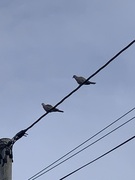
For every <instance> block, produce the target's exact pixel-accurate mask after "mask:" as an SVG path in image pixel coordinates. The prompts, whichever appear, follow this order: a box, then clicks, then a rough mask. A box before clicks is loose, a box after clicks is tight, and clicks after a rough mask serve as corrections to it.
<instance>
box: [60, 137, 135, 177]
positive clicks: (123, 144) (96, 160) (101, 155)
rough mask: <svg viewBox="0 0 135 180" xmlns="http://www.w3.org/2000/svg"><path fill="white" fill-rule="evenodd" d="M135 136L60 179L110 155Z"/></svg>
mask: <svg viewBox="0 0 135 180" xmlns="http://www.w3.org/2000/svg"><path fill="white" fill-rule="evenodd" d="M134 138H135V136H132V137H131V138H129V139H127V140H126V141H124V142H122V143H121V144H119V145H118V146H115V147H114V148H112V149H111V150H109V151H107V152H106V153H104V154H102V155H101V156H98V157H97V158H95V159H94V160H92V161H90V162H88V163H87V164H84V165H83V166H81V167H79V168H78V169H76V170H74V171H72V172H70V173H69V174H67V175H65V176H63V177H62V178H60V179H59V180H63V179H65V178H67V177H69V176H71V175H72V174H74V173H76V172H77V171H80V170H81V169H83V168H85V167H86V166H88V165H90V164H92V163H94V162H95V161H97V160H99V159H101V158H102V157H104V156H106V155H108V154H109V153H111V152H112V151H115V150H116V149H118V148H120V147H121V146H123V145H124V144H126V143H128V142H129V141H131V140H133V139H134Z"/></svg>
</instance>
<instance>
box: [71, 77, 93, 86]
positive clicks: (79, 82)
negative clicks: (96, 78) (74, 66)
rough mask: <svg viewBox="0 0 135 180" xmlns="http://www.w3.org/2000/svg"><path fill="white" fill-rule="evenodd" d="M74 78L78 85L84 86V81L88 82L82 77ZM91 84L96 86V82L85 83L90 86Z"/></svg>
mask: <svg viewBox="0 0 135 180" xmlns="http://www.w3.org/2000/svg"><path fill="white" fill-rule="evenodd" d="M73 78H74V79H75V80H76V82H77V83H78V84H82V83H84V81H86V79H85V78H84V77H82V76H76V75H74V76H73ZM89 84H96V83H95V82H91V81H87V82H85V83H84V85H89Z"/></svg>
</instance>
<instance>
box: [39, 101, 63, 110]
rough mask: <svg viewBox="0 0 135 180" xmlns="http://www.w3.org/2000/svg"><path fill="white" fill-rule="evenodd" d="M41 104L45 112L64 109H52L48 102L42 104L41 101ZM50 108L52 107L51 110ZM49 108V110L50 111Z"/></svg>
mask: <svg viewBox="0 0 135 180" xmlns="http://www.w3.org/2000/svg"><path fill="white" fill-rule="evenodd" d="M41 105H42V106H43V108H44V110H45V111H46V112H64V111H62V110H59V109H57V108H54V109H52V108H53V106H52V105H50V104H44V103H42V104H41ZM51 109H52V110H51ZM50 110H51V111H50Z"/></svg>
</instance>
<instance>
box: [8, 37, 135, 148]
mask: <svg viewBox="0 0 135 180" xmlns="http://www.w3.org/2000/svg"><path fill="white" fill-rule="evenodd" d="M134 43H135V40H133V41H131V42H130V43H129V44H128V45H127V46H126V47H124V48H123V49H122V50H121V51H119V52H118V53H117V54H116V55H115V56H113V57H112V58H111V59H110V60H109V61H108V62H107V63H105V64H104V65H103V66H102V67H100V68H99V69H98V70H97V71H96V72H95V73H93V74H92V75H91V76H89V77H88V78H87V79H86V81H84V82H83V83H82V84H81V85H79V86H78V87H77V88H75V89H74V90H73V91H71V92H70V93H69V94H68V95H67V96H65V97H64V98H63V99H62V100H61V101H59V102H58V103H57V104H56V105H55V106H54V107H53V108H51V109H50V111H48V112H46V113H45V114H43V115H42V116H40V117H39V118H38V119H37V120H36V121H35V122H34V123H32V124H31V125H30V126H28V127H27V128H26V129H23V130H21V131H19V132H18V133H17V134H16V135H15V136H14V137H13V138H12V139H11V142H9V143H8V144H7V146H8V147H11V146H13V145H14V143H15V142H16V141H17V140H19V139H20V138H22V137H23V136H26V135H27V133H26V132H27V131H28V130H29V129H31V128H32V127H33V126H34V125H35V124H37V123H38V122H39V121H40V120H41V119H42V118H43V117H45V116H46V115H47V114H48V113H49V112H51V111H52V110H53V109H54V108H56V107H57V106H58V105H59V104H61V103H62V102H63V101H65V100H66V99H67V98H68V97H69V96H71V95H72V94H73V93H75V92H76V91H77V90H78V89H79V88H80V87H81V86H83V85H84V84H85V83H86V82H87V81H88V80H89V79H90V78H92V77H93V76H95V75H96V74H97V73H99V72H100V71H101V70H102V69H104V68H105V67H106V66H107V65H109V64H110V63H111V62H112V61H113V60H114V59H116V58H117V57H118V56H119V55H120V54H121V53H123V52H124V51H125V50H127V49H128V48H129V47H130V46H132V44H134Z"/></svg>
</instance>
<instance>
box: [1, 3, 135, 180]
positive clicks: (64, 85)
mask: <svg viewBox="0 0 135 180" xmlns="http://www.w3.org/2000/svg"><path fill="white" fill-rule="evenodd" d="M134 9H135V1H134V0H128V1H125V0H113V1H108V0H103V1H101V0H96V1H95V0H92V1H90V0H23V1H21V0H12V1H11V0H1V1H0V84H1V85H0V92H1V93H0V99H1V100H0V107H1V108H0V119H1V120H0V122H1V126H0V136H1V138H3V137H6V138H12V137H13V136H14V135H15V134H16V133H17V132H19V131H20V130H22V129H25V128H27V127H28V126H29V125H31V124H32V123H33V122H34V121H35V120H37V119H38V118H39V117H40V116H41V115H43V114H44V113H45V111H44V110H43V108H42V106H41V103H43V102H44V103H45V104H46V103H49V104H52V105H55V104H56V103H57V102H59V101H60V100H61V99H62V98H63V97H64V96H66V95H67V94H68V93H69V92H71V91H72V90H73V89H74V88H76V87H77V86H78V85H77V83H76V82H75V80H74V79H73V78H72V76H73V75H74V74H76V75H80V76H84V77H89V76H90V75H91V74H93V73H94V72H95V71H96V70H97V69H98V68H99V67H101V66H102V65H103V64H105V63H106V62H107V61H108V60H109V59H110V58H112V57H113V56H114V55H115V54H116V53H117V52H119V51H120V50H121V49H122V48H124V47H125V46H126V45H128V44H129V43H130V42H131V41H132V40H134V39H135V23H134V17H135V10H134ZM134 69H135V45H134V44H133V45H132V46H131V47H130V48H129V49H127V50H126V51H125V52H124V53H123V54H121V55H120V56H119V57H118V58H117V59H116V60H115V61H114V62H112V63H111V64H110V65H109V66H107V67H106V68H105V69H104V70H103V71H101V72H100V73H98V74H97V75H96V76H94V77H93V78H92V79H91V80H92V81H95V82H96V85H90V86H83V87H81V88H80V89H79V90H78V91H77V92H76V93H75V94H73V95H72V96H71V97H69V98H68V99H67V100H66V101H64V102H63V103H62V104H61V105H59V107H58V108H59V109H62V110H64V113H50V114H48V115H47V116H46V117H44V118H43V119H42V120H41V121H40V122H39V123H38V124H36V125H35V126H34V127H33V128H32V129H30V130H29V131H28V134H29V135H28V136H27V138H25V137H24V138H22V139H20V140H19V141H17V142H16V143H15V145H14V149H13V153H14V163H13V180H28V178H30V177H31V176H33V175H34V174H35V173H37V172H38V171H40V170H42V169H43V168H45V167H46V166H48V165H49V164H51V163H52V162H53V161H55V160H57V159H58V158H60V157H61V156H63V155H64V154H66V153H67V152H68V151H70V150H71V149H73V148H74V147H76V146H78V145H79V144H80V143H82V142H83V141H85V140H86V139H88V138H89V137H91V136H92V135H94V134H95V133H96V132H98V131H99V130H101V129H102V128H104V127H105V126H107V125H108V124H109V123H111V122H112V121H114V120H115V119H117V118H118V117H120V116H121V115H123V114H124V113H125V112H127V111H128V110H130V109H132V108H133V107H134V106H135V104H134V92H135V85H134V77H135V71H134ZM133 116H134V112H132V113H131V114H130V115H128V116H127V117H125V118H124V119H122V120H121V121H120V123H123V122H124V121H126V120H128V119H129V118H131V117H133ZM120 123H117V125H115V126H113V127H112V128H114V127H116V126H118V125H119V124H120ZM134 125H135V124H134V121H133V122H131V123H129V124H127V125H126V126H125V127H123V128H121V129H119V130H117V131H116V132H114V133H113V134H112V135H110V136H108V137H107V138H105V139H104V140H101V141H100V142H99V143H97V144H96V145H93V146H92V147H91V148H88V149H87V150H85V151H83V152H82V153H80V154H79V155H77V156H76V157H74V158H72V159H71V160H69V161H67V162H65V163H63V164H62V165H60V166H59V167H57V168H55V169H54V170H52V171H50V172H48V173H46V174H45V175H43V176H41V177H40V178H38V179H39V180H45V179H47V180H58V179H60V178H61V177H63V176H64V175H66V174H68V173H69V172H71V171H73V170H75V169H77V168H78V167H80V166H82V165H84V164H86V163H88V162H90V161H91V160H93V159H94V158H96V157H98V156H100V155H101V154H103V153H105V152H106V151H108V150H110V149H111V148H113V147H115V146H116V145H118V144H120V143H122V142H123V141H125V140H126V139H128V138H130V137H131V136H133V135H134V133H135V131H134ZM112 128H110V129H108V130H107V131H106V132H108V131H110V130H112ZM102 135H103V134H102ZM100 136H101V135H100ZM100 136H98V137H100ZM90 142H92V141H90ZM90 142H89V143H90ZM87 145H88V143H87ZM134 151H135V141H134V140H133V141H132V142H130V143H128V144H126V145H125V146H123V147H121V148H120V149H118V150H116V151H115V152H113V153H111V154H109V155H108V156H106V157H104V158H103V159H101V160H99V161H97V162H95V163H93V164H91V165H90V166H88V167H86V168H84V169H82V170H81V171H79V172H77V173H76V174H74V175H72V176H70V177H69V178H67V179H69V180H88V179H95V180H108V179H109V180H114V179H122V180H127V179H130V180H134V177H135V170H134V167H135V158H134Z"/></svg>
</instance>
